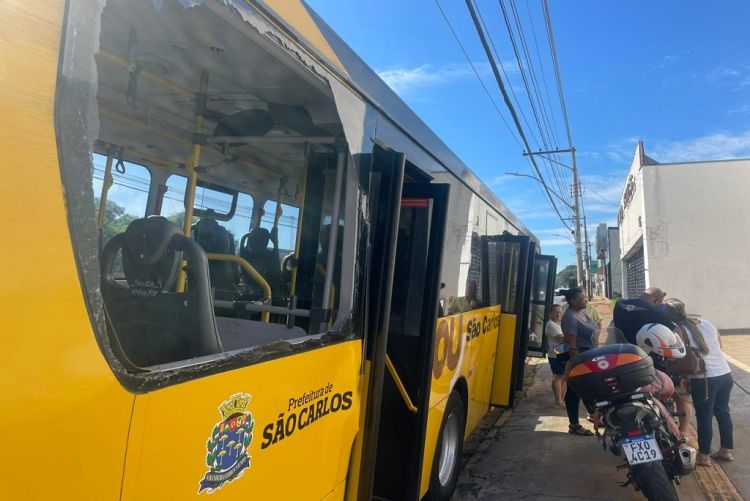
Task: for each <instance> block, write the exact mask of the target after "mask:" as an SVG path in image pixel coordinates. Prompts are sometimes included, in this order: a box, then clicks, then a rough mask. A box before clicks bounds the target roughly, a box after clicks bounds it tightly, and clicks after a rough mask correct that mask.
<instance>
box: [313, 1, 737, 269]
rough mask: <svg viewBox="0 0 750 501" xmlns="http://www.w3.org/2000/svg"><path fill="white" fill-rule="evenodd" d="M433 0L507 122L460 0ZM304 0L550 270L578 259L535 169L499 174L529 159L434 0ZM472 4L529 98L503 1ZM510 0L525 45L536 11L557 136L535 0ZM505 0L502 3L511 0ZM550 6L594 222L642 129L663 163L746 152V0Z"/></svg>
mask: <svg viewBox="0 0 750 501" xmlns="http://www.w3.org/2000/svg"><path fill="white" fill-rule="evenodd" d="M439 2H440V5H441V6H442V7H443V9H444V10H445V12H446V14H447V16H448V18H449V19H450V22H451V24H452V25H453V27H454V29H455V30H456V32H457V33H458V35H459V38H460V39H461V41H462V43H463V44H464V46H465V47H466V50H467V52H468V54H469V56H470V58H471V60H472V61H473V62H474V64H475V66H476V67H477V70H478V72H479V74H480V77H481V78H482V80H483V81H484V82H485V85H486V86H487V87H488V88H489V89H490V92H491V94H492V96H493V98H494V99H495V101H496V102H497V103H498V104H499V105H500V108H501V110H502V114H503V116H504V117H505V119H506V120H508V121H510V118H509V114H508V113H507V111H506V108H505V106H504V105H503V104H502V98H501V97H500V93H499V91H497V86H496V84H495V83H494V79H493V77H492V73H491V70H490V67H489V64H488V63H487V59H486V57H485V55H484V51H483V49H482V47H481V45H480V43H479V39H478V37H477V34H476V32H475V31H474V27H473V25H472V24H471V19H470V17H469V14H468V11H467V9H466V6H465V3H464V2H463V1H460V0H439ZM308 3H309V5H310V6H311V7H312V8H313V9H314V10H316V11H317V12H318V13H319V14H320V15H321V17H322V18H323V19H325V20H326V22H328V23H329V24H330V25H331V26H332V27H333V29H334V30H335V31H336V32H337V33H338V34H339V35H340V36H341V37H342V38H343V39H344V40H345V41H346V42H347V43H348V44H349V45H351V46H352V48H353V49H354V50H355V51H356V52H357V53H358V54H359V55H360V56H361V57H362V58H363V59H364V60H365V61H366V62H367V63H368V64H369V65H370V66H371V67H373V68H374V69H375V70H376V71H378V72H379V73H380V74H381V76H382V77H383V78H384V79H385V80H386V81H387V82H388V83H389V84H390V85H391V86H392V87H393V88H394V90H396V91H397V92H398V94H399V95H400V96H401V97H402V98H403V99H404V100H405V101H406V102H407V103H408V104H409V105H410V106H411V107H412V109H414V111H415V112H416V113H417V114H418V115H419V116H420V117H421V118H422V119H423V120H424V121H425V122H426V123H427V124H428V125H429V126H430V127H431V128H432V129H433V130H434V131H435V132H436V133H437V134H438V135H439V136H440V137H441V138H442V139H443V141H445V143H446V144H448V146H450V147H451V148H452V149H453V150H454V151H455V152H456V153H457V154H458V156H459V157H460V158H462V159H463V160H464V162H465V163H466V164H467V165H468V166H469V167H470V168H471V169H472V170H473V171H474V172H476V173H477V174H478V175H479V177H481V178H482V179H483V180H484V181H485V183H486V184H488V185H489V186H490V187H491V188H492V189H493V190H495V192H496V193H497V194H498V196H499V197H500V198H501V199H502V200H503V201H504V202H505V203H506V204H507V205H508V206H509V207H510V208H511V209H512V210H513V211H514V212H515V213H516V214H518V215H519V216H520V217H521V218H522V219H523V221H524V222H525V223H526V225H527V226H528V227H529V228H530V229H531V230H532V231H534V232H535V234H536V235H537V236H538V237H539V238H540V239H541V240H542V249H543V252H545V253H548V254H555V255H557V257H558V259H559V262H558V269H561V268H562V267H563V266H565V265H568V264H572V263H574V261H575V256H574V248H573V247H572V245H570V244H569V243H568V241H567V239H566V238H565V233H566V232H565V230H564V228H563V227H562V224H561V223H560V221H559V220H558V219H557V218H556V216H555V215H554V213H553V211H552V209H551V208H550V206H549V203H548V202H547V201H546V200H545V198H544V196H543V194H542V192H541V191H540V189H539V186H538V185H537V184H536V182H535V181H533V180H531V179H527V178H520V177H511V176H506V175H505V174H504V173H506V172H520V173H524V174H531V173H532V171H531V167H530V166H529V164H528V162H527V161H526V160H525V159H524V157H522V156H521V153H522V148H521V147H520V146H519V145H518V144H517V143H516V140H515V139H514V137H513V136H512V135H511V133H510V132H509V131H508V129H507V128H506V126H505V125H504V124H503V122H502V120H501V118H500V116H499V115H498V113H497V112H496V111H495V109H494V108H493V105H492V103H491V102H490V100H489V98H488V97H487V95H486V94H485V93H484V91H483V90H482V87H481V85H480V83H479V82H478V80H477V78H476V76H475V75H474V73H473V71H472V69H471V67H470V66H469V64H468V63H467V61H466V59H465V58H464V56H463V54H462V53H461V50H460V49H459V46H458V45H457V43H456V41H455V39H454V38H453V36H452V35H451V33H450V31H449V29H448V26H447V24H446V22H445V20H444V19H443V17H442V16H441V14H440V11H439V10H438V8H437V5H436V2H435V0H409V1H408V2H405V1H403V0H401V1H397V0H379V1H377V2H372V1H362V0H308ZM478 3H479V7H480V11H481V12H482V14H483V16H484V19H485V21H486V23H487V25H488V27H489V31H490V33H491V34H492V37H493V39H494V42H495V45H496V47H497V50H498V53H499V55H500V61H502V62H503V65H504V67H505V69H506V71H507V73H508V76H509V80H510V85H511V87H512V88H513V89H514V91H515V93H516V95H517V96H518V98H519V101H520V102H521V103H522V106H521V107H522V108H523V103H524V102H526V101H525V100H526V98H525V89H524V87H523V84H522V80H521V78H520V72H519V70H518V64H517V63H516V62H515V57H514V55H513V50H512V47H511V44H510V41H509V37H508V35H507V30H506V28H505V24H504V22H503V17H502V12H501V10H500V7H499V3H498V2H496V1H488V0H479V2H478ZM515 3H516V6H517V9H518V12H519V17H520V18H521V22H522V23H523V26H524V33H525V36H526V41H527V43H528V46H529V48H530V49H529V50H530V52H531V53H532V55H535V54H536V46H535V45H534V38H533V35H532V24H533V31H534V32H536V35H537V37H536V41H537V42H536V43H537V44H538V45H539V47H540V50H539V54H540V55H541V57H540V59H541V60H542V62H543V64H542V65H539V66H538V68H539V69H537V70H536V71H537V78H538V80H539V81H540V93H542V95H543V97H545V98H546V94H547V92H548V93H549V95H550V97H551V99H550V100H549V101H548V102H551V103H552V106H553V108H551V110H550V112H549V113H550V114H551V115H552V116H555V114H557V115H556V116H557V120H556V124H557V127H553V128H555V130H556V131H557V132H556V136H557V138H558V140H559V141H558V145H559V146H560V147H565V146H566V141H564V132H563V129H562V126H561V123H562V122H561V120H560V118H559V100H558V99H557V98H556V92H555V87H554V81H553V79H552V78H551V77H552V71H551V66H545V65H548V64H549V57H544V56H545V54H547V52H545V50H544V49H545V47H546V45H545V44H546V43H547V42H546V38H545V37H544V36H543V34H544V24H543V23H544V20H543V17H542V14H541V10H540V4H541V0H528V1H527V0H517V1H516V2H515ZM505 5H506V6H507V8H508V9H510V3H509V1H508V0H506V2H505ZM550 10H551V17H552V22H553V28H554V32H555V41H556V44H557V54H558V59H559V63H560V69H561V72H562V81H563V86H564V92H565V98H566V103H567V108H568V115H569V119H570V126H571V131H572V135H573V142H574V144H575V146H576V148H577V150H578V165H579V169H580V172H581V176H582V181H583V183H584V186H585V187H584V190H585V192H584V202H585V206H586V212H587V215H588V224H589V228H593V227H594V226H596V224H597V223H600V222H603V223H607V224H609V225H614V224H615V223H616V214H617V209H618V204H619V199H620V194H621V192H622V187H623V185H624V182H625V177H626V174H627V170H628V168H629V166H630V162H631V159H632V156H633V153H634V150H635V146H636V143H637V141H639V140H641V141H643V142H644V144H645V149H646V153H647V154H648V155H649V156H651V157H653V158H655V159H656V160H657V161H659V162H679V161H694V160H708V159H726V158H744V157H750V35H748V20H749V19H750V2H745V1H739V0H735V1H722V2H706V1H705V0H704V1H693V0H681V1H676V0H672V1H661V2H646V1H628V2H625V1H624V0H623V1H607V2H602V1H593V0H588V1H584V0H565V1H562V0H550ZM532 63H533V64H535V65H537V59H536V58H534V57H532ZM542 68H543V71H544V74H545V76H546V81H547V84H546V86H545V85H544V84H542V83H541V81H542V80H543V78H542V75H541V72H542ZM545 101H546V99H545ZM555 107H557V108H555ZM556 110H557V111H556ZM525 111H526V112H527V114H528V115H529V120H530V119H531V114H530V110H529V109H528V108H526V109H525ZM534 145H535V143H534V142H533V141H532V146H533V147H535V146H534ZM565 161H567V162H569V158H565ZM561 235H562V236H561Z"/></svg>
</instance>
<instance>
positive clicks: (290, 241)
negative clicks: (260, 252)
mask: <svg viewBox="0 0 750 501" xmlns="http://www.w3.org/2000/svg"><path fill="white" fill-rule="evenodd" d="M277 206H278V202H277V201H275V200H268V201H267V202H266V203H265V205H264V206H263V214H262V216H261V226H264V227H266V228H272V227H273V226H276V227H277V228H278V238H279V252H281V255H282V256H287V255H289V254H292V253H293V252H294V244H295V242H296V241H297V223H298V219H299V209H298V208H297V207H294V206H291V205H287V204H284V203H282V204H281V216H280V217H279V220H278V222H276V221H275V217H276V207H277Z"/></svg>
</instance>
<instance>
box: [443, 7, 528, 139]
mask: <svg viewBox="0 0 750 501" xmlns="http://www.w3.org/2000/svg"><path fill="white" fill-rule="evenodd" d="M435 5H437V8H438V10H440V13H441V14H442V15H443V19H445V22H446V24H447V25H448V29H450V30H451V33H452V34H453V38H455V39H456V42H457V43H458V46H459V47H460V48H461V52H463V54H464V57H465V58H466V60H467V61H468V62H469V65H470V66H471V69H472V70H473V71H474V74H475V75H476V77H477V80H479V83H480V85H481V86H482V89H484V93H485V94H487V97H488V98H489V99H490V102H492V106H493V107H494V108H495V111H497V114H498V115H499V116H500V119H501V120H502V121H503V123H504V124H505V127H506V128H507V129H508V132H510V136H511V137H512V138H513V140H514V141H515V142H516V144H518V146H521V147H523V145H522V144H521V142H520V141H519V140H518V138H517V137H516V135H515V134H514V133H513V129H511V128H510V125H509V124H508V121H507V120H505V117H504V116H503V114H502V112H501V111H500V107H499V106H498V105H497V103H496V102H495V99H494V98H493V97H492V95H491V94H490V91H489V89H487V86H486V85H485V84H484V81H483V80H482V77H480V76H479V72H478V71H477V69H476V67H475V66H474V63H473V62H472V61H471V58H470V57H469V54H468V53H467V52H466V49H465V48H464V45H463V44H462V43H461V39H460V38H459V37H458V34H457V33H456V31H455V30H454V29H453V25H452V24H451V22H450V20H449V19H448V16H446V15H445V11H443V8H442V7H441V6H440V2H439V1H438V0H435Z"/></svg>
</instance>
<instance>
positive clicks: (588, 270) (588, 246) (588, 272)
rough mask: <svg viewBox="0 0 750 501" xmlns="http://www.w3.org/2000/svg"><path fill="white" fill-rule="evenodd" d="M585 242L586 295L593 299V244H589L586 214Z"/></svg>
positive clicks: (584, 218) (584, 214)
mask: <svg viewBox="0 0 750 501" xmlns="http://www.w3.org/2000/svg"><path fill="white" fill-rule="evenodd" d="M583 241H584V246H585V248H586V249H585V251H586V275H585V276H586V294H587V295H588V296H589V298H590V297H591V242H589V230H588V224H587V223H586V213H585V212H584V213H583Z"/></svg>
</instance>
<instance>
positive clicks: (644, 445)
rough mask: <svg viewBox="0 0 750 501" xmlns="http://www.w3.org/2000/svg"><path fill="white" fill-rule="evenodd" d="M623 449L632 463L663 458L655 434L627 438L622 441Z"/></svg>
mask: <svg viewBox="0 0 750 501" xmlns="http://www.w3.org/2000/svg"><path fill="white" fill-rule="evenodd" d="M621 444H622V450H623V451H624V452H625V457H626V458H627V459H628V463H630V464H640V463H648V462H650V461H659V460H660V459H662V455H661V450H659V445H658V444H657V443H656V439H655V438H654V436H653V435H641V436H640V437H632V438H625V439H623V440H622V442H621Z"/></svg>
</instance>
